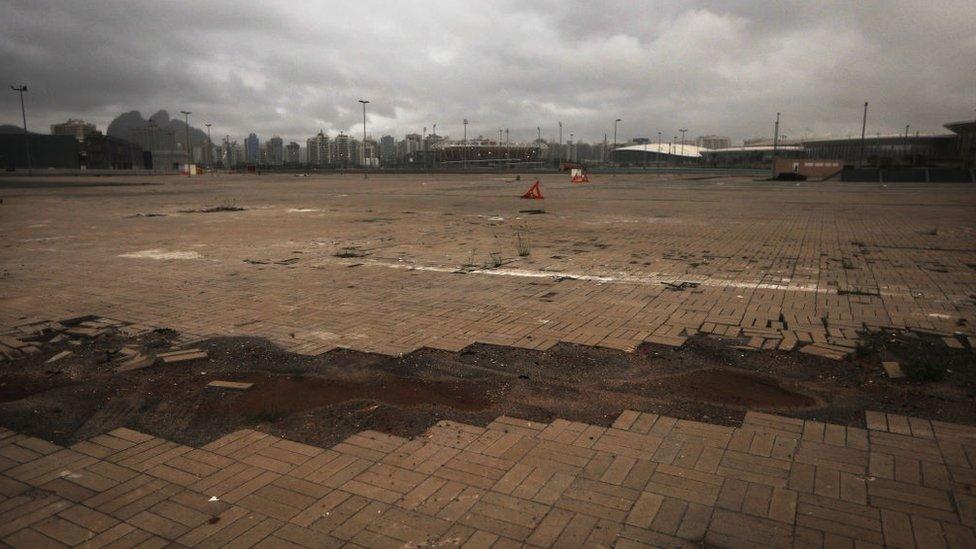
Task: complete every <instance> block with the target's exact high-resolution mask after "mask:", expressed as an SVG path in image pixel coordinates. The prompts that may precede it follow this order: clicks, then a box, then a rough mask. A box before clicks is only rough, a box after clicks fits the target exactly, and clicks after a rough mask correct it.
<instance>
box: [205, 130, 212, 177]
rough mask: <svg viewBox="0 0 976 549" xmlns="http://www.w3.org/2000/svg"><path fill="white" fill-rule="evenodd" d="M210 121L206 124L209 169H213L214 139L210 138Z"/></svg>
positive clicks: (210, 170)
mask: <svg viewBox="0 0 976 549" xmlns="http://www.w3.org/2000/svg"><path fill="white" fill-rule="evenodd" d="M212 125H213V124H211V123H210V122H207V123H206V124H204V126H206V127H207V171H209V172H212V171H213V141H211V140H210V126H212Z"/></svg>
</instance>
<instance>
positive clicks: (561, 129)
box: [559, 122, 563, 162]
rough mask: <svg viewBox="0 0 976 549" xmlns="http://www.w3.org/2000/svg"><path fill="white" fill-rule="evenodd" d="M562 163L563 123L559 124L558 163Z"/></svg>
mask: <svg viewBox="0 0 976 549" xmlns="http://www.w3.org/2000/svg"><path fill="white" fill-rule="evenodd" d="M562 161H563V123H562V122H560V123H559V162H562Z"/></svg>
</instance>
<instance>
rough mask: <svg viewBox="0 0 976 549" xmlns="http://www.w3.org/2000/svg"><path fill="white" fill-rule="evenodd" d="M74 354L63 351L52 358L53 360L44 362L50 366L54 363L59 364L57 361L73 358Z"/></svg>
mask: <svg viewBox="0 0 976 549" xmlns="http://www.w3.org/2000/svg"><path fill="white" fill-rule="evenodd" d="M72 354H73V353H72V352H71V351H61V352H60V353H58V354H56V355H54V356H52V357H51V358H49V359H47V360H46V361H44V362H45V364H50V363H52V362H57V361H59V360H61V359H62V358H65V357H67V356H71V355H72Z"/></svg>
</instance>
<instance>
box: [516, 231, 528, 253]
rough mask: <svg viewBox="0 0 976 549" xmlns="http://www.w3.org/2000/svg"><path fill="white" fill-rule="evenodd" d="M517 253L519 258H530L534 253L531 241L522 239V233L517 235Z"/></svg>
mask: <svg viewBox="0 0 976 549" xmlns="http://www.w3.org/2000/svg"><path fill="white" fill-rule="evenodd" d="M515 251H516V252H517V253H518V256H519V257H528V255H529V254H530V253H532V249H531V247H530V246H529V240H528V239H527V238H523V237H522V233H515Z"/></svg>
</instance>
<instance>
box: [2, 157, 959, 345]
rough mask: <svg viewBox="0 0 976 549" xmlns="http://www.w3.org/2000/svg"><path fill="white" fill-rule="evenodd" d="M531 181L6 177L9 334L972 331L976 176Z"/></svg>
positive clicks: (286, 337) (475, 337) (598, 340)
mask: <svg viewBox="0 0 976 549" xmlns="http://www.w3.org/2000/svg"><path fill="white" fill-rule="evenodd" d="M534 179H535V178H534V177H531V176H523V177H522V180H521V181H515V176H514V175H507V174H506V175H492V174H483V175H424V174H415V175H403V174H401V175H372V176H370V177H369V179H364V178H363V176H362V175H360V174H346V175H329V176H314V175H313V176H310V177H296V176H293V175H281V174H279V175H236V176H228V175H216V176H201V177H193V178H186V177H183V178H180V177H176V176H165V177H164V176H159V177H102V178H98V177H88V178H86V177H66V178H43V177H41V178H34V179H30V180H25V179H16V180H15V179H9V178H8V179H5V180H3V181H0V186H2V194H3V199H4V202H3V204H2V205H0V213H2V215H0V250H2V251H0V255H2V259H3V261H2V265H3V272H2V276H0V326H3V327H10V326H14V325H17V324H22V323H24V322H27V321H31V320H35V319H36V320H58V319H62V318H68V317H75V316H79V315H88V314H92V315H98V316H102V317H106V318H115V319H119V320H122V321H124V322H129V323H137V324H141V325H146V326H153V327H168V328H173V329H175V330H178V331H180V332H181V333H184V334H188V335H190V336H193V337H209V336H227V335H251V336H259V337H266V338H269V339H270V340H272V341H274V342H275V343H277V344H279V345H281V346H283V347H284V348H286V349H289V350H292V351H295V352H299V353H304V354H318V353H322V352H325V351H328V350H330V349H334V348H336V347H344V348H350V349H356V350H362V351H371V352H377V353H385V354H400V353H408V352H410V351H413V350H415V349H417V348H420V347H432V348H438V349H446V350H458V349H461V348H463V347H465V346H467V345H469V344H471V343H474V342H483V343H492V344H500V345H511V346H517V347H524V348H531V349H546V348H548V347H550V346H552V345H553V344H555V343H557V342H560V341H563V342H572V343H580V344H586V345H598V346H604V347H610V348H615V349H623V350H633V349H634V348H635V347H636V346H638V345H640V344H641V343H642V342H644V341H650V342H654V343H662V344H668V345H680V344H681V343H682V342H683V341H684V340H685V338H686V337H688V336H691V335H694V334H696V333H698V332H706V333H714V334H719V335H722V336H726V337H729V338H741V339H742V343H744V344H746V345H751V346H753V347H755V348H760V347H762V348H766V349H769V348H780V349H793V348H800V349H803V350H805V351H807V352H812V353H815V354H819V355H822V356H828V357H837V356H842V355H843V354H844V353H846V352H848V351H849V350H850V349H851V348H853V347H854V345H855V341H856V339H857V333H858V332H861V331H864V330H872V329H877V328H882V327H888V328H896V329H905V328H908V329H912V330H918V331H924V332H929V333H935V334H937V335H940V336H944V337H947V338H948V339H947V342H948V344H950V345H952V344H953V342H954V341H956V343H957V344H958V341H957V340H956V339H955V338H953V337H951V336H953V334H956V335H959V336H961V337H962V338H963V339H965V337H966V336H972V335H973V334H974V329H976V328H974V327H976V305H974V299H973V296H974V294H976V276H974V275H976V227H974V224H973V220H974V217H973V212H974V211H976V209H974V208H976V189H974V188H973V187H972V185H968V184H934V185H924V184H904V183H902V184H890V185H881V184H853V183H840V182H822V183H815V182H804V183H777V182H758V181H752V180H749V179H744V178H739V179H735V178H727V177H726V178H723V177H706V176H699V177H694V176H683V177H681V176H675V175H658V176H651V175H616V176H610V175H600V174H595V175H593V177H592V182H591V183H588V184H572V183H570V182H569V180H568V179H569V178H568V176H564V175H554V174H551V175H545V176H542V177H541V178H540V179H541V188H542V192H543V195H544V197H545V198H544V199H543V200H522V199H520V198H519V195H521V194H522V193H523V192H524V191H525V190H526V189H527V188H528V187H529V185H530V184H531V182H532V181H533V180H534ZM214 210H216V211H214Z"/></svg>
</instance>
